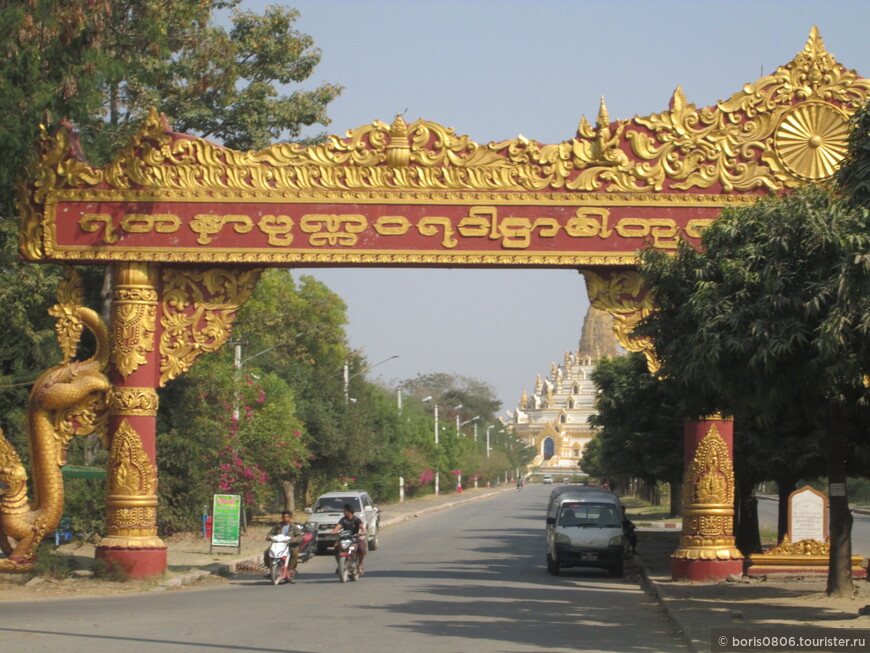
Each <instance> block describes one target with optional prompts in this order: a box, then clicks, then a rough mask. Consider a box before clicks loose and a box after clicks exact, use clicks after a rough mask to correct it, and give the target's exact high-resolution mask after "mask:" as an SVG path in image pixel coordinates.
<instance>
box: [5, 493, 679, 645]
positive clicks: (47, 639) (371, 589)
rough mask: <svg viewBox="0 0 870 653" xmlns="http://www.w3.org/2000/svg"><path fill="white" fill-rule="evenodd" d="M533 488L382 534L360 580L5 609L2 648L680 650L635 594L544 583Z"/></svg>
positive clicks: (597, 582)
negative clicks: (378, 546)
mask: <svg viewBox="0 0 870 653" xmlns="http://www.w3.org/2000/svg"><path fill="white" fill-rule="evenodd" d="M551 487H552V486H530V487H527V488H526V489H525V490H523V491H522V492H506V493H503V494H500V495H498V496H496V497H494V498H491V499H486V500H483V501H477V502H472V503H469V504H466V505H463V506H460V507H457V508H454V509H451V510H446V511H443V512H439V513H435V514H432V515H428V516H424V517H421V518H419V519H416V520H413V521H411V522H408V523H405V524H402V525H400V526H396V527H394V528H391V529H387V530H385V531H384V532H383V534H382V535H381V548H380V550H379V551H377V552H371V553H369V556H368V558H367V561H366V575H365V576H364V577H363V578H362V579H361V580H360V581H359V582H356V583H347V584H344V585H342V584H341V583H339V582H338V579H337V576H335V574H334V573H333V572H334V567H335V564H334V561H333V560H332V558H331V557H328V556H320V557H316V558H314V559H312V560H311V561H309V562H308V563H306V564H304V565H303V566H302V567H301V573H300V574H299V577H298V579H297V581H296V583H294V584H293V585H283V586H278V587H273V586H272V585H271V584H269V583H268V581H266V580H265V579H263V578H260V577H254V576H239V577H237V578H236V579H234V580H233V581H231V582H230V583H229V584H227V585H223V586H220V587H218V588H210V589H200V590H196V589H192V590H186V591H177V592H171V591H165V592H152V593H147V594H141V595H125V596H115V597H91V598H87V597H84V598H78V599H72V600H52V601H42V602H24V603H2V604H0V651H4V652H7V651H8V652H9V653H30V652H32V651H51V652H52V653H57V652H58V651H63V652H64V653H77V652H79V651H81V652H88V653H92V652H93V651H101V652H114V651H124V652H125V653H132V652H137V651H142V652H146V651H147V652H148V653H170V652H172V653H177V652H187V651H190V652H193V653H201V652H215V653H216V652H219V651H254V652H259V653H273V652H275V653H277V652H279V651H280V652H284V653H288V652H302V651H304V652H306V653H311V652H316V651H330V652H336V653H338V652H342V653H345V652H346V653H369V652H371V653H375V652H377V653H382V652H383V651H391V652H395V653H405V652H407V653H414V652H420V653H423V652H425V653H442V652H447V651H450V652H462V653H464V652H466V651H474V652H475V653H489V652H496V651H497V652H504V653H514V652H516V653H521V652H522V653H525V652H529V651H537V652H547V653H557V652H559V651H578V650H582V651H632V652H635V651H636V652H640V651H659V652H665V651H685V650H687V649H686V648H684V647H683V645H682V644H681V639H680V638H679V637H678V635H677V634H676V632H675V631H674V629H673V625H672V624H671V623H670V622H668V621H667V620H666V619H665V618H664V616H663V615H662V614H661V612H660V611H659V609H658V607H657V605H656V604H655V602H654V601H652V600H651V599H650V598H649V597H648V596H646V595H645V594H644V593H643V592H642V591H641V590H640V589H639V587H638V585H637V583H636V582H635V581H633V580H629V579H625V580H622V579H612V578H609V577H608V576H607V574H606V572H604V571H598V570H577V571H571V570H566V571H565V572H563V575H562V576H560V577H558V578H553V577H551V576H549V575H548V574H547V573H546V568H545V564H544V562H545V549H544V540H543V531H544V528H543V527H544V521H543V513H544V508H545V505H546V499H547V496H548V495H549V490H550V489H551Z"/></svg>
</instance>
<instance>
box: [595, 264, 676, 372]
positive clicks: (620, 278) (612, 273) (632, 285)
mask: <svg viewBox="0 0 870 653" xmlns="http://www.w3.org/2000/svg"><path fill="white" fill-rule="evenodd" d="M580 273H581V274H582V275H583V276H584V277H585V278H586V290H587V293H588V295H589V302H590V303H591V304H592V306H594V307H595V308H597V309H599V310H602V311H604V312H606V313H609V314H610V315H612V316H613V333H614V334H615V335H616V340H617V342H619V344H620V345H621V346H622V347H623V348H624V349H625V350H627V351H633V352H638V351H639V352H643V354H644V356H646V361H647V367H648V368H649V371H650V373H652V374H655V373H656V372H658V370H659V368H660V367H661V362H660V361H659V360H658V358H656V354H655V348H654V345H653V342H652V340H651V339H650V338H645V337H644V338H641V337H637V336H633V335H632V331H633V330H634V328H635V327H636V326H637V324H638V323H639V322H640V321H641V320H642V319H643V318H645V317H646V316H647V315H649V314H650V312H651V311H652V310H653V296H652V293H651V292H650V291H649V290H647V289H646V288H645V287H644V285H643V279H642V278H641V276H640V273H639V272H637V271H636V270H595V271H593V270H581V271H580Z"/></svg>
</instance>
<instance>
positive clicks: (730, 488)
mask: <svg viewBox="0 0 870 653" xmlns="http://www.w3.org/2000/svg"><path fill="white" fill-rule="evenodd" d="M683 484H684V485H683V534H682V537H681V538H680V547H679V548H678V549H677V550H676V551H675V552H674V554H673V556H672V557H673V558H684V559H687V560H740V559H742V558H743V554H741V553H740V551H739V550H737V548H736V546H735V544H734V467H733V465H732V463H731V455H730V453H729V451H728V444H727V443H726V442H725V440H724V439H723V438H722V436H721V435H720V434H719V430H718V429H717V428H716V424H715V423H712V424H710V427H709V429H708V430H707V434H706V435H705V436H704V438H703V439H702V440H701V442H700V443H698V446H697V448H696V449H695V454H694V456H692V459H691V461H690V462H689V465H688V467H687V468H686V473H685V476H684V479H683Z"/></svg>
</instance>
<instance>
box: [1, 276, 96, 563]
mask: <svg viewBox="0 0 870 653" xmlns="http://www.w3.org/2000/svg"><path fill="white" fill-rule="evenodd" d="M83 294H84V293H83V291H82V286H81V280H80V278H79V277H78V275H77V274H76V273H75V272H74V271H73V270H72V268H68V273H67V278H66V280H65V281H62V282H61V283H60V284H59V285H58V292H57V296H58V304H56V305H55V306H53V307H52V308H51V309H50V310H49V313H50V314H51V315H52V316H54V317H56V318H58V323H57V325H56V330H57V336H58V341H59V342H60V345H61V349H62V350H63V353H64V358H63V361H62V362H61V364H60V365H57V366H55V367H52V368H51V369H49V370H48V371H46V372H45V373H43V374H42V375H41V376H40V377H39V378H38V379H37V380H36V382H35V383H34V384H33V389H32V390H31V392H30V399H29V402H28V409H27V431H28V444H29V447H30V469H31V474H32V477H33V485H34V487H33V495H34V500H33V504H32V505H31V503H30V502H28V499H27V471H26V469H25V467H24V465H23V463H22V462H21V458H20V457H19V456H18V454H17V453H16V452H15V448H14V447H13V446H12V444H11V443H10V442H9V441H8V440H7V439H6V438H5V436H4V435H3V434H2V432H0V495H2V496H0V550H2V551H3V553H5V554H6V556H7V558H6V559H0V572H4V571H5V572H10V571H12V572H15V571H30V570H32V569H33V567H34V560H35V557H36V553H37V549H38V548H39V545H40V543H41V542H42V540H43V539H44V538H45V537H46V535H48V534H50V533H51V532H53V531H54V530H55V529H56V528H57V526H58V524H59V523H60V519H61V515H62V514H63V502H64V487H63V475H62V473H61V469H60V468H61V466H63V465H65V464H66V458H67V448H68V446H69V443H70V440H72V438H73V437H74V436H77V435H89V434H91V433H98V434H99V435H100V437H101V438H102V440H103V444H104V445H105V444H106V442H105V440H106V414H107V412H106V400H107V396H108V393H109V391H110V390H111V385H110V383H109V380H108V378H107V377H106V375H105V374H104V372H105V370H106V367H107V365H108V362H109V351H110V348H109V330H108V328H107V326H106V323H105V322H104V321H103V320H102V318H101V317H100V316H99V315H98V314H97V313H96V312H95V311H92V310H91V309H89V308H86V307H85V306H83V305H82V301H83ZM83 327H87V328H88V330H90V331H91V332H92V333H93V335H94V338H95V339H96V350H95V352H94V355H93V356H92V357H91V358H89V359H87V360H85V361H76V360H73V358H74V357H75V355H76V351H77V348H78V342H79V339H80V337H81V334H82V331H83Z"/></svg>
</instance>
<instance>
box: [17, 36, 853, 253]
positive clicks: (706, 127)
mask: <svg viewBox="0 0 870 653" xmlns="http://www.w3.org/2000/svg"><path fill="white" fill-rule="evenodd" d="M868 97H870V81H868V80H866V79H862V78H860V77H858V75H857V74H856V73H855V72H854V71H851V70H847V69H845V68H844V67H843V66H842V65H840V64H839V63H837V62H836V60H835V59H834V57H833V56H832V55H830V54H829V53H828V52H826V51H825V48H824V45H823V43H822V40H821V38H820V36H819V34H818V31H817V30H816V29H815V28H813V30H812V32H811V34H810V37H809V39H808V41H807V44H806V46H805V47H804V49H803V50H802V51H801V52H800V53H799V54H798V55H797V56H796V57H795V58H794V59H793V60H792V61H791V62H790V63H788V64H786V65H785V66H781V67H779V68H777V69H776V71H775V72H774V73H773V74H772V75H768V76H765V77H762V78H761V79H759V80H757V81H755V82H752V83H750V84H747V85H746V86H745V87H744V88H743V89H742V90H741V91H739V92H738V93H735V94H734V95H732V96H731V97H730V98H729V99H727V100H724V101H721V102H719V103H717V104H716V105H715V106H711V107H703V108H696V106H695V105H694V104H692V103H690V102H688V100H687V98H686V97H685V95H684V94H683V92H682V90H681V89H680V88H679V87H678V88H677V90H676V91H675V93H674V96H673V98H672V100H671V103H670V106H669V107H668V109H667V110H665V111H663V112H661V113H655V114H652V115H649V116H646V117H635V118H632V119H629V120H616V121H611V120H610V116H609V113H608V111H607V108H606V107H605V105H604V102H603V100H602V103H601V107H600V110H599V115H598V119H597V120H596V122H595V125H594V126H593V125H590V123H589V121H587V120H586V119H585V118H584V119H583V120H581V122H580V126H579V128H578V132H577V135H576V136H575V137H574V138H572V139H570V140H566V141H563V142H561V143H557V144H552V145H544V144H540V143H538V142H536V141H534V140H530V139H527V138H525V137H522V136H519V137H517V138H515V139H508V140H504V141H499V142H492V143H488V144H481V143H476V142H474V141H473V140H471V139H470V138H469V137H468V136H464V135H457V134H456V133H455V131H454V130H453V129H452V128H448V127H444V126H442V125H439V124H437V123H434V122H430V121H426V120H416V121H413V122H411V123H410V124H407V123H405V121H404V119H402V117H401V116H398V117H396V119H395V120H394V121H393V123H392V125H387V124H386V123H383V122H379V121H375V122H374V123H372V124H370V125H364V126H362V127H358V128H356V129H353V130H350V131H348V132H347V133H346V135H345V136H344V137H343V138H342V137H339V136H331V137H330V138H329V139H327V141H326V142H324V143H320V144H317V145H311V146H307V147H306V146H302V145H298V144H293V143H278V144H275V145H271V146H269V147H267V148H266V149H264V150H261V151H258V152H237V151H233V150H230V149H227V148H224V147H220V146H218V145H215V144H214V143H210V142H208V141H206V140H203V139H200V138H190V137H186V136H180V135H178V134H173V133H172V132H171V131H170V129H169V127H168V125H167V124H166V122H165V120H164V119H162V118H161V117H160V116H159V115H158V114H157V113H156V112H154V111H152V112H151V113H150V114H149V116H148V117H147V119H146V120H145V123H144V125H143V128H142V130H141V131H140V132H139V133H137V134H136V135H135V136H134V137H133V138H131V140H130V142H129V144H128V146H127V147H126V148H124V149H123V150H122V151H120V152H119V153H118V155H117V157H116V158H115V160H114V161H113V162H112V163H111V164H110V165H108V166H106V167H105V168H103V169H96V168H91V167H90V166H88V165H87V164H86V163H84V162H83V161H81V160H80V159H79V158H77V156H76V155H75V154H74V152H76V151H77V148H76V147H75V146H74V144H73V136H72V135H71V134H70V133H69V132H68V131H67V130H65V129H63V130H61V131H59V132H58V133H57V134H55V135H54V136H49V135H47V134H43V137H42V151H41V158H40V161H39V163H38V164H37V166H36V168H35V169H34V170H33V171H32V175H31V178H32V179H33V181H32V183H31V185H30V186H28V187H27V188H25V189H24V190H23V191H22V201H21V206H22V212H21V230H20V233H21V251H22V254H23V255H24V256H26V257H27V258H29V259H33V260H35V259H45V258H51V256H50V254H49V253H47V252H46V250H45V247H46V242H48V241H46V240H45V239H44V237H43V236H44V234H43V231H44V230H45V229H51V228H53V227H52V226H51V225H50V224H43V221H44V204H45V202H46V201H48V200H50V198H51V196H52V194H53V193H54V192H55V191H58V190H60V189H65V188H78V189H86V188H97V187H99V188H101V189H116V190H129V191H131V192H132V191H134V190H138V191H142V190H154V191H159V192H160V193H164V194H167V195H166V196H167V197H171V193H172V192H178V191H186V192H198V193H203V194H207V193H210V192H216V191H228V192H231V193H236V194H237V197H251V198H256V197H257V196H258V193H276V192H278V193H280V192H285V191H289V192H299V193H312V192H317V193H321V197H320V200H319V201H322V202H329V201H342V200H343V199H346V198H347V197H348V195H347V194H348V193H356V192H361V193H362V194H363V195H365V193H367V192H378V193H397V194H398V197H399V198H400V199H402V198H404V199H405V201H409V199H408V198H416V199H414V201H415V202H419V201H420V200H419V196H418V194H419V193H432V194H433V196H432V197H431V199H429V200H427V201H428V202H431V203H432V204H438V203H439V201H444V200H443V195H445V194H451V193H452V194H455V193H467V192H475V193H493V194H499V195H500V196H501V195H504V194H508V193H510V194H513V193H517V194H520V193H527V194H530V195H532V196H535V197H540V198H541V199H542V200H543V199H544V198H546V197H548V196H550V195H552V194H554V193H569V194H573V193H594V194H597V195H598V196H599V197H602V198H607V197H612V198H614V200H618V199H620V198H622V197H623V196H624V194H626V193H631V194H634V195H636V196H637V197H638V198H640V199H639V201H640V202H655V201H660V198H661V197H664V196H671V197H680V196H683V195H684V194H685V193H687V192H695V193H699V192H700V193H703V194H705V195H707V194H709V195H711V196H713V195H720V196H726V195H727V196H739V195H741V194H743V195H746V196H748V197H750V198H755V197H758V196H759V195H760V194H763V193H764V192H766V191H769V190H773V191H778V190H783V189H788V188H793V187H795V186H798V185H799V184H801V183H804V182H805V181H808V180H810V181H818V180H824V179H827V178H828V177H830V176H831V174H833V169H834V167H835V166H836V165H837V163H838V162H839V161H840V160H841V159H842V156H843V152H844V150H843V144H844V139H845V135H846V120H847V117H848V115H850V114H851V113H853V112H854V111H855V110H857V109H858V108H859V107H861V106H863V105H864V104H865V103H866V101H867V99H868ZM439 195H442V197H439ZM203 196H205V195H203ZM644 198H647V199H644ZM533 199H534V198H530V200H533ZM362 201H363V203H365V200H362ZM599 206H600V204H599ZM270 228H271V227H270ZM109 236H111V235H109ZM170 253H171V252H167V254H170ZM108 254H109V251H108V250H107V251H103V250H100V251H99V252H94V253H93V260H105V255H108ZM567 254H568V253H562V254H561V256H563V257H564V256H567ZM581 254H582V256H581ZM113 255H118V256H119V259H121V260H130V257H131V256H132V255H131V254H129V253H126V254H121V255H119V254H117V253H115V254H113ZM149 255H151V256H153V257H154V259H153V260H155V261H156V260H162V259H161V258H160V256H161V254H160V253H159V252H155V253H151V254H149ZM206 256H207V260H208V261H210V262H215V263H217V262H236V263H241V262H249V263H253V264H256V263H257V262H258V261H257V260H256V257H252V255H251V254H249V253H245V252H235V253H234V252H223V253H220V256H222V257H223V258H222V259H220V261H219V260H218V258H217V257H218V254H216V253H214V252H212V253H209V254H208V255H206ZM354 256H358V257H360V260H359V261H358V262H364V263H372V264H374V263H381V264H389V263H391V262H403V263H417V264H427V263H430V262H431V263H440V264H487V263H492V264H503V263H508V264H516V265H538V264H541V265H546V264H547V263H548V260H547V258H548V257H547V256H546V255H541V256H540V257H539V258H540V259H541V261H540V263H539V262H538V261H536V260H532V258H533V257H529V260H525V259H523V258H522V257H511V258H510V260H509V261H506V260H505V256H504V253H502V252H493V253H492V254H479V253H474V254H470V255H464V254H462V253H454V254H450V253H447V252H445V256H444V257H441V256H440V255H439V256H437V257H435V258H434V259H433V258H432V257H431V256H430V257H429V258H427V257H426V255H423V256H421V257H420V258H419V259H415V258H414V256H415V254H414V253H413V252H390V253H386V254H381V253H377V254H365V255H364V254H358V255H357V254H353V253H347V254H335V253H329V252H324V253H323V254H314V255H313V256H312V258H311V260H310V262H313V263H324V264H328V263H330V262H341V263H354V262H357V261H354ZM124 257H126V258H124ZM315 259H316V260H315ZM497 259H499V260H497ZM596 259H597V260H596ZM205 260H206V259H203V261H205ZM263 261H265V259H262V260H261V262H263ZM306 262H309V261H306ZM596 262H600V263H601V264H604V265H619V264H625V263H626V261H625V256H622V257H616V258H614V260H607V258H606V253H603V252H602V253H599V254H598V256H593V255H589V254H587V253H585V252H578V256H577V264H578V265H583V264H591V263H596ZM627 263H629V264H631V263H632V261H628V262H627Z"/></svg>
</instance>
